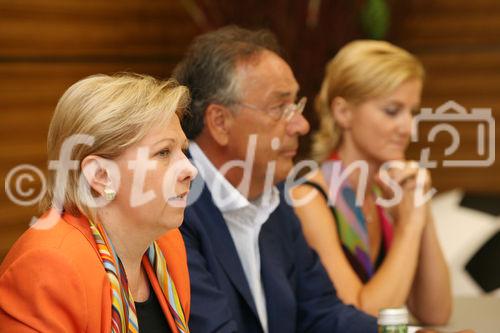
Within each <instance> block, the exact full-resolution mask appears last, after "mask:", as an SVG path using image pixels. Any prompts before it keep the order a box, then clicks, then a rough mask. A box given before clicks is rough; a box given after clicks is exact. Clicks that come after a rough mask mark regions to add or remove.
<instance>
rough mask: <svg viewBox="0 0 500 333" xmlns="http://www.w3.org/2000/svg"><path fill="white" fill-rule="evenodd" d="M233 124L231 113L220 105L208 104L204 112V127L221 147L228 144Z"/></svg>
mask: <svg viewBox="0 0 500 333" xmlns="http://www.w3.org/2000/svg"><path fill="white" fill-rule="evenodd" d="M232 123H233V115H232V111H231V110H229V108H227V107H225V106H223V105H220V104H209V105H208V107H207V109H206V110H205V127H206V128H207V129H208V131H209V133H210V135H211V136H212V138H213V139H214V141H215V142H217V143H218V144H219V145H221V146H225V145H227V144H228V142H229V131H230V129H231V125H232Z"/></svg>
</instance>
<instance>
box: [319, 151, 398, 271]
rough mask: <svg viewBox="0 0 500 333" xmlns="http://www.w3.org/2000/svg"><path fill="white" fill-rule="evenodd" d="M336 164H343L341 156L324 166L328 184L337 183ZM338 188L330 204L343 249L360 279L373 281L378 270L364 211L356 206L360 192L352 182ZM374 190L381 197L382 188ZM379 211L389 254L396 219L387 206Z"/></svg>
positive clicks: (333, 156)
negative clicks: (386, 209) (390, 214)
mask: <svg viewBox="0 0 500 333" xmlns="http://www.w3.org/2000/svg"><path fill="white" fill-rule="evenodd" d="M335 163H342V162H341V161H340V159H339V158H338V155H337V154H333V155H332V156H331V158H330V159H329V160H327V161H325V162H324V163H323V164H322V165H321V170H322V173H323V176H324V178H325V180H326V181H327V182H335V179H333V177H332V176H334V175H333V172H334V169H335V168H334V164H335ZM341 170H342V171H344V170H343V169H341ZM336 185H337V186H338V187H337V193H332V192H333V191H332V188H333V187H332V186H330V190H329V193H328V195H329V198H335V201H334V202H330V203H329V204H330V205H331V206H332V207H331V208H332V211H333V214H334V215H335V220H336V223H337V230H338V233H339V239H340V241H341V243H342V248H343V249H344V252H347V253H346V255H347V256H348V258H349V261H350V262H351V264H355V265H354V266H355V267H353V268H354V269H355V270H356V272H357V273H358V276H359V277H360V278H361V279H362V280H369V279H370V278H371V277H372V276H373V274H374V273H375V268H376V267H375V263H374V262H372V260H371V257H370V239H369V237H368V228H367V225H366V223H367V222H366V218H365V216H364V213H363V210H362V208H361V207H360V206H358V205H356V192H355V191H354V189H353V188H352V186H351V185H350V183H349V181H348V180H347V179H345V180H344V181H343V182H342V183H341V184H336ZM372 191H373V193H374V195H375V197H378V196H380V194H381V193H380V190H379V189H378V188H373V189H372ZM376 208H377V213H378V218H379V220H380V223H381V229H382V238H383V250H384V251H385V253H387V251H388V249H389V247H390V244H391V241H392V229H393V227H392V220H391V218H390V216H389V215H388V214H387V212H386V211H385V209H384V208H383V207H381V206H378V205H377V206H376ZM381 250H382V249H381ZM353 261H355V262H353ZM356 268H360V269H361V270H362V271H358V270H357V269H356Z"/></svg>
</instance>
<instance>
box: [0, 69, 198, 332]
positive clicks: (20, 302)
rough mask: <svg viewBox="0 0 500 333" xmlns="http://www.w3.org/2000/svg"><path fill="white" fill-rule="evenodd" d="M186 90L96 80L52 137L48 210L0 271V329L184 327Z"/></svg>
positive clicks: (75, 93)
mask: <svg viewBox="0 0 500 333" xmlns="http://www.w3.org/2000/svg"><path fill="white" fill-rule="evenodd" d="M188 100H189V93H188V91H187V88H186V87H183V86H180V85H178V84H177V83H175V82H173V81H166V82H162V81H157V80H155V79H153V78H151V77H148V76H140V75H133V74H121V75H117V76H107V75H96V76H91V77H88V78H85V79H83V80H81V81H79V82H77V83H75V84H74V85H73V86H71V87H70V88H69V89H68V90H67V91H66V92H65V93H64V95H63V96H62V97H61V99H60V100H59V103H58V105H57V107H56V109H55V113H54V116H53V118H52V121H51V124H50V129H49V134H48V144H47V148H48V158H49V169H50V170H49V179H48V191H47V194H46V198H45V199H46V200H45V211H46V213H45V214H44V215H43V216H42V217H41V218H40V219H39V220H38V221H37V222H36V223H35V224H34V225H32V226H31V227H30V228H29V229H28V230H27V231H26V232H25V233H24V234H23V235H22V236H21V238H20V239H19V240H18V241H17V242H16V243H15V244H14V246H13V247H12V249H11V250H10V252H9V253H8V254H7V256H6V258H5V260H4V261H3V263H2V265H1V266H0V332H18V333H19V332H23V333H24V332H42V333H56V332H61V333H62V332H65V333H70V332H74V333H77V332H113V333H125V332H127V333H128V332H138V331H139V330H140V332H141V333H145V332H158V331H161V332H178V333H184V332H188V331H189V329H188V328H187V321H188V317H189V304H190V293H189V274H188V270H187V260H186V251H185V247H184V242H183V240H182V236H181V234H180V232H179V231H178V229H177V227H179V225H180V224H181V223H182V221H183V215H184V207H185V205H186V196H187V193H188V191H189V186H190V183H191V180H192V179H193V177H194V176H195V175H196V169H195V168H194V167H193V166H192V165H191V163H190V162H189V160H187V158H186V156H185V155H184V152H183V149H185V148H186V145H187V140H186V137H185V135H184V133H183V131H182V129H181V127H180V123H179V118H180V117H182V115H183V113H184V110H185V108H186V105H187V103H188Z"/></svg>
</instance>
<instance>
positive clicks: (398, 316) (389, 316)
mask: <svg viewBox="0 0 500 333" xmlns="http://www.w3.org/2000/svg"><path fill="white" fill-rule="evenodd" d="M378 324H379V325H381V326H385V325H407V324H408V310H406V308H385V309H381V310H380V312H379V316H378Z"/></svg>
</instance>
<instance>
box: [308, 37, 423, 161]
mask: <svg viewBox="0 0 500 333" xmlns="http://www.w3.org/2000/svg"><path fill="white" fill-rule="evenodd" d="M424 76H425V74H424V68H423V66H422V64H421V62H420V61H419V60H418V59H417V58H416V57H415V56H413V55H412V54H410V53H409V52H407V51H405V50H403V49H401V48H399V47H397V46H395V45H392V44H390V43H388V42H384V41H375V40H357V41H353V42H350V43H348V44H347V45H345V46H344V47H343V48H342V49H341V50H340V51H339V52H338V53H337V55H336V56H335V57H334V58H333V59H332V60H330V62H329V63H328V64H327V66H326V71H325V77H324V80H323V83H322V86H321V90H320V92H319V94H318V95H317V96H316V100H315V111H316V113H317V115H318V118H319V129H318V131H317V132H316V133H315V134H314V136H313V143H312V157H313V159H314V160H316V161H317V162H323V161H324V160H325V159H326V158H328V156H329V155H330V154H331V152H332V150H334V149H336V148H338V145H339V143H340V140H341V136H342V133H341V129H340V128H339V126H338V124H336V123H335V119H334V117H333V113H332V109H331V104H332V101H333V100H334V98H335V97H343V98H344V99H345V100H347V101H348V102H349V103H352V104H354V105H359V104H361V103H363V102H365V101H367V100H369V99H372V98H378V97H381V96H384V95H387V94H390V93H391V92H392V91H394V90H395V89H396V88H397V87H398V86H400V85H401V84H402V83H404V82H405V81H408V80H411V79H419V80H422V81H423V79H424Z"/></svg>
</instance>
